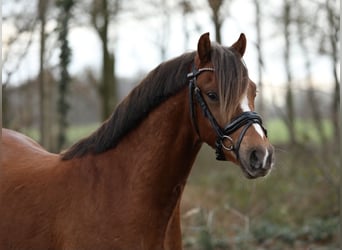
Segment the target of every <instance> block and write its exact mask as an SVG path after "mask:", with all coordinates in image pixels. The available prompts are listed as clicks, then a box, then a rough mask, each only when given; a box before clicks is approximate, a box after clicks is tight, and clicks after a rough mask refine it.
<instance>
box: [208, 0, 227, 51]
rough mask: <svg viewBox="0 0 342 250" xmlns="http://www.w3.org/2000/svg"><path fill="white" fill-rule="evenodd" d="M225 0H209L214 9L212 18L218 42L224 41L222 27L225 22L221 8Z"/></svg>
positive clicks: (212, 9)
mask: <svg viewBox="0 0 342 250" xmlns="http://www.w3.org/2000/svg"><path fill="white" fill-rule="evenodd" d="M223 1H224V0H208V3H209V6H210V8H211V11H212V20H213V23H214V26H215V37H216V42H218V43H220V44H221V42H222V39H221V28H222V24H223V18H222V17H221V16H220V9H221V7H222V5H223Z"/></svg>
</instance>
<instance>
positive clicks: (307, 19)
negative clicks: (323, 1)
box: [294, 1, 326, 149]
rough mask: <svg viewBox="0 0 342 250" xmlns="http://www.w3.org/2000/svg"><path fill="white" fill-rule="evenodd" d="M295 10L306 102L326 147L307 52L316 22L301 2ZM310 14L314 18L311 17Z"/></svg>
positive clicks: (298, 2)
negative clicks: (304, 79)
mask: <svg viewBox="0 0 342 250" xmlns="http://www.w3.org/2000/svg"><path fill="white" fill-rule="evenodd" d="M294 4H295V7H296V8H295V9H296V18H295V21H296V25H297V30H298V33H297V36H298V42H299V46H300V48H301V52H302V54H303V60H304V68H305V74H306V79H307V100H308V104H309V108H310V109H311V111H312V118H313V119H312V120H313V123H314V125H315V127H316V131H317V134H318V136H319V138H320V141H321V143H322V144H323V145H326V136H325V132H324V128H323V119H322V115H321V110H320V107H321V105H319V103H318V99H317V98H316V94H315V88H314V86H313V80H312V63H311V58H310V51H309V48H310V47H309V45H308V41H307V40H308V39H312V37H313V35H314V33H315V27H314V25H313V24H312V21H311V20H316V18H315V15H316V13H317V12H316V13H306V12H305V6H304V5H303V3H302V2H301V1H296V2H294ZM312 14H313V15H314V16H312ZM324 148H325V147H323V149H324Z"/></svg>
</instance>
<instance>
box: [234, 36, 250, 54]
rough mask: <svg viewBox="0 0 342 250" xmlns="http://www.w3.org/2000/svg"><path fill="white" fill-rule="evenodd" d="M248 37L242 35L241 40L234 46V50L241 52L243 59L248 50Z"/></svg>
mask: <svg viewBox="0 0 342 250" xmlns="http://www.w3.org/2000/svg"><path fill="white" fill-rule="evenodd" d="M246 44H247V40H246V36H245V34H243V33H241V34H240V37H239V39H238V40H237V41H236V42H235V43H234V44H233V45H232V48H233V49H235V50H236V51H237V52H239V54H240V56H241V57H243V54H245V50H246Z"/></svg>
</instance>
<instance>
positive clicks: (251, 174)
mask: <svg viewBox="0 0 342 250" xmlns="http://www.w3.org/2000/svg"><path fill="white" fill-rule="evenodd" d="M240 167H241V170H242V172H243V174H244V175H245V177H246V178H247V179H256V178H259V177H264V176H266V175H267V174H268V173H269V172H270V170H271V169H270V168H260V169H253V168H251V167H250V165H249V164H248V163H246V162H243V161H241V162H240Z"/></svg>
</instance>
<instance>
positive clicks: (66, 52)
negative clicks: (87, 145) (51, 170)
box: [56, 0, 75, 151]
mask: <svg viewBox="0 0 342 250" xmlns="http://www.w3.org/2000/svg"><path fill="white" fill-rule="evenodd" d="M74 3H75V2H74V0H57V2H56V5H57V7H58V8H59V9H60V15H59V20H58V31H59V42H60V55H59V59H60V63H59V65H60V79H59V85H58V89H59V98H58V105H57V109H58V129H59V131H58V143H57V150H58V151H60V150H61V149H62V147H63V146H64V144H65V142H66V129H67V126H68V122H67V115H68V111H69V108H70V106H69V104H68V102H67V96H68V93H69V84H70V75H69V71H68V66H69V63H70V58H71V50H70V46H69V41H68V33H69V21H70V18H71V9H72V7H73V5H74Z"/></svg>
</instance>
